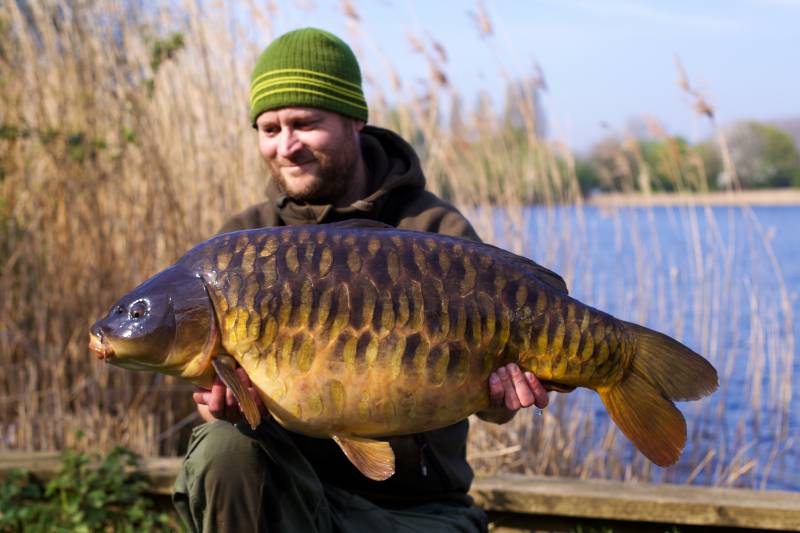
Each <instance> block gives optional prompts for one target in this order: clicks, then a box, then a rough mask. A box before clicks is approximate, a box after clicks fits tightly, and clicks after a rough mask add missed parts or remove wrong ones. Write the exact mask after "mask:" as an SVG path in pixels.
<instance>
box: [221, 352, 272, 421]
mask: <svg viewBox="0 0 800 533" xmlns="http://www.w3.org/2000/svg"><path fill="white" fill-rule="evenodd" d="M211 364H212V365H213V366H214V370H216V371H217V375H218V376H219V378H220V379H221V380H222V382H223V383H224V384H225V386H226V387H228V388H229V389H231V392H233V396H234V397H235V398H236V401H237V402H239V407H240V408H241V410H242V413H244V418H245V420H247V423H248V424H250V427H251V428H253V429H256V428H257V427H258V425H259V424H260V423H261V411H259V410H258V406H257V405H256V401H255V400H254V399H253V397H252V396H250V393H248V392H247V389H246V388H245V386H244V385H243V384H242V382H241V381H239V376H237V375H236V361H235V360H234V359H233V357H231V356H230V355H218V356H216V357H214V358H213V359H211Z"/></svg>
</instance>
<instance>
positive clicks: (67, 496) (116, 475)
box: [0, 447, 182, 533]
mask: <svg viewBox="0 0 800 533" xmlns="http://www.w3.org/2000/svg"><path fill="white" fill-rule="evenodd" d="M135 466H136V455H135V454H134V453H132V452H131V451H129V450H127V449H125V448H122V447H115V448H113V449H111V451H109V452H108V453H107V454H105V455H103V456H102V457H99V456H97V455H90V454H88V453H85V452H77V451H74V450H69V449H68V450H65V451H64V452H63V457H62V466H61V470H60V471H59V472H58V474H57V475H56V476H55V477H54V478H53V479H51V480H49V481H46V482H45V481H41V480H39V479H37V478H36V477H35V476H34V475H32V474H31V473H28V472H25V471H22V470H17V471H12V473H11V475H9V476H8V477H7V478H5V479H0V532H2V533H6V532H8V533H12V532H16V531H26V532H31V533H37V532H42V533H45V532H47V533H50V532H60V531H63V532H68V531H69V532H86V533H89V532H95V531H115V532H134V531H175V530H178V529H180V528H181V527H182V526H181V524H180V522H179V520H178V519H177V517H176V516H175V515H174V514H173V513H167V512H162V511H159V510H157V509H155V508H154V504H153V501H152V500H151V499H150V498H149V497H148V495H147V494H146V489H147V481H146V480H145V479H144V477H143V476H142V475H141V474H139V473H137V472H136V471H135V469H134V468H135Z"/></svg>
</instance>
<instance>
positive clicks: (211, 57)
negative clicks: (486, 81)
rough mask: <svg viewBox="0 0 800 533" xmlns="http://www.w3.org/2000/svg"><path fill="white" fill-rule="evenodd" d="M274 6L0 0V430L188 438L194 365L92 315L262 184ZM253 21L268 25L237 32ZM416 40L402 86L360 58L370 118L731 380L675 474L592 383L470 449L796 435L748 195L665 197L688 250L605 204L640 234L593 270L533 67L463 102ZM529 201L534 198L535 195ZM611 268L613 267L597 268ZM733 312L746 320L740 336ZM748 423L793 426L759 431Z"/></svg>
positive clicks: (546, 468) (733, 449)
mask: <svg viewBox="0 0 800 533" xmlns="http://www.w3.org/2000/svg"><path fill="white" fill-rule="evenodd" d="M281 9H296V7H291V8H281ZM342 17H344V18H345V19H346V20H347V22H348V27H349V28H350V30H351V34H350V35H348V36H346V37H348V38H349V39H350V40H351V41H352V43H353V45H354V47H355V48H356V49H357V50H358V49H360V47H362V46H365V45H366V44H369V33H368V29H365V28H362V27H361V26H360V22H359V20H360V19H359V14H358V11H357V7H356V6H355V5H353V4H351V3H350V2H344V3H343V4H342ZM475 17H476V22H477V23H478V24H477V25H476V26H477V29H476V31H479V32H481V33H482V34H483V36H485V37H487V38H491V36H492V32H493V29H492V24H491V21H490V20H489V19H488V17H487V15H486V13H485V12H484V11H483V10H482V9H479V10H478V11H477V14H476V15H475ZM279 18H280V12H279V8H278V7H276V6H275V5H274V4H269V5H268V6H267V8H264V9H260V8H257V7H256V6H255V5H253V4H247V6H246V7H241V5H240V7H239V8H232V7H225V6H224V5H223V6H220V5H217V4H214V3H211V4H208V3H204V2H200V1H199V0H187V1H186V2H184V3H180V4H179V5H174V6H173V7H172V8H169V9H156V8H151V7H142V6H141V5H140V4H139V3H137V2H132V3H130V4H129V5H124V6H122V7H121V6H120V3H117V2H110V1H82V2H76V1H66V0H61V1H58V0H52V1H43V2H30V3H29V2H16V1H10V2H4V3H3V4H2V7H0V34H2V35H1V36H0V37H1V40H0V42H1V43H2V44H0V87H1V88H2V89H1V91H0V101H2V107H0V123H2V129H1V130H0V165H1V166H0V193H1V194H0V321H1V322H0V368H2V375H0V448H26V449H60V448H63V447H65V446H71V445H78V446H79V447H84V448H87V447H88V448H93V449H110V448H111V447H112V445H114V444H124V445H126V446H129V447H131V448H133V449H134V450H136V451H137V452H139V453H142V454H176V453H180V452H181V451H182V450H181V449H180V448H181V446H182V444H183V443H184V441H185V431H186V430H187V429H188V427H190V426H191V425H192V424H194V423H196V421H197V418H196V416H195V415H194V411H193V404H192V402H191V399H190V394H189V391H190V390H191V387H189V386H187V385H185V384H182V383H180V382H176V381H174V380H172V379H170V378H165V377H163V376H157V375H150V374H147V375H145V374H141V375H136V374H133V373H131V372H128V371H124V370H120V369H115V368H109V367H107V366H105V365H102V364H99V363H97V362H96V361H95V360H94V359H93V358H92V357H91V356H90V355H89V353H88V351H87V349H86V341H87V329H88V326H89V325H90V324H91V321H92V320H93V319H94V318H96V317H97V316H99V315H100V314H102V313H103V312H104V311H105V309H104V306H106V305H108V304H109V302H112V301H113V300H114V299H115V298H116V297H117V296H119V295H120V294H121V293H123V292H125V291H126V290H128V289H130V288H132V287H133V286H135V285H136V284H137V283H138V282H140V281H141V280H143V279H144V278H146V277H147V276H149V275H151V274H152V273H154V272H156V271H158V270H159V269H161V268H163V267H165V266H167V265H169V264H170V263H171V262H172V261H174V260H175V259H176V258H177V257H179V256H180V255H181V254H182V253H183V252H184V251H185V250H187V249H188V248H189V247H190V246H191V245H193V244H194V243H197V242H199V241H201V240H203V239H205V238H207V237H208V236H210V235H211V234H212V233H213V232H214V231H215V230H216V228H218V227H219V226H220V225H221V224H222V222H223V221H224V220H225V219H226V218H227V217H228V216H230V215H232V214H233V213H235V212H238V211H239V210H241V209H243V208H244V207H246V206H248V205H251V204H253V203H255V202H257V201H260V200H261V199H262V197H263V190H264V187H265V175H266V172H265V169H264V167H263V163H262V162H261V161H260V160H259V159H258V155H257V150H256V146H255V134H254V132H253V131H252V130H251V129H250V128H249V127H248V125H247V122H246V116H247V92H248V81H249V80H248V77H249V70H250V68H251V66H252V64H253V62H254V59H255V57H256V54H257V53H258V51H260V49H261V48H262V47H263V46H264V45H265V44H266V43H267V42H268V41H269V38H270V37H271V36H272V35H273V33H272V32H273V26H272V21H274V20H277V19H279ZM244 21H246V22H244ZM254 26H256V27H258V28H260V29H263V33H259V34H258V35H257V36H255V37H250V36H252V35H253V27H254ZM365 36H366V37H365ZM412 44H413V45H414V46H415V47H417V49H418V51H419V52H420V57H421V58H423V59H422V60H424V61H426V62H427V63H428V66H429V70H430V72H431V75H430V77H429V79H428V80H426V81H425V83H424V84H422V85H419V84H417V83H416V80H415V82H414V86H413V89H412V88H411V86H410V85H411V82H410V81H408V80H404V79H403V77H402V75H400V74H399V73H397V72H395V70H394V68H395V67H394V66H393V65H392V64H391V61H390V60H388V59H386V58H382V60H381V61H380V62H379V63H378V64H376V65H372V64H365V65H363V68H364V74H365V79H367V80H368V93H369V99H370V103H371V122H373V123H375V124H378V125H383V126H387V127H390V128H392V129H394V130H396V131H398V133H400V134H401V135H402V136H404V137H405V138H407V139H409V140H411V141H412V142H413V143H414V144H415V146H416V147H417V148H418V149H419V152H420V156H421V158H422V160H423V165H424V167H425V170H426V174H427V176H428V179H429V187H430V188H431V189H432V190H433V191H435V192H438V193H440V194H445V195H447V196H448V197H449V198H450V199H451V200H452V201H453V202H454V203H455V204H456V205H458V206H459V207H460V208H461V209H462V210H464V212H465V213H466V214H467V215H468V216H469V218H470V219H471V220H472V221H473V223H474V224H475V226H476V227H477V229H478V231H479V233H480V234H481V235H482V237H483V238H484V239H485V240H487V241H489V242H495V243H498V244H500V245H502V246H504V247H506V248H509V249H511V250H514V251H517V252H522V253H525V254H527V255H531V256H532V257H534V258H535V259H536V260H537V261H539V262H541V263H543V264H545V265H547V266H549V267H552V268H554V269H556V270H557V271H559V272H560V273H562V274H563V275H564V276H565V278H566V279H567V281H568V284H569V286H570V287H571V290H572V291H573V293H575V294H576V295H578V296H579V297H580V298H581V299H582V300H583V301H585V302H587V303H589V304H593V305H595V306H598V307H601V308H606V309H608V310H610V311H612V312H615V313H616V314H617V315H619V316H620V317H621V318H626V319H630V320H635V321H638V322H642V323H646V324H647V325H649V326H651V327H655V328H657V329H661V330H664V331H667V332H669V333H671V334H673V335H675V336H676V337H678V338H682V339H685V340H687V342H690V343H691V344H692V346H693V347H695V348H696V349H698V351H700V352H701V353H703V354H705V355H707V356H708V357H709V358H710V359H711V360H712V361H713V362H714V363H715V365H716V366H717V368H718V369H719V370H720V374H721V380H722V388H721V392H720V393H719V397H718V399H717V401H716V402H709V401H704V402H700V403H696V404H691V405H689V406H687V407H686V409H684V411H685V413H686V414H687V418H688V420H689V428H690V439H691V448H690V451H689V453H688V454H687V455H686V457H685V458H684V459H683V460H682V462H681V463H680V468H677V469H673V470H669V471H667V473H666V474H661V473H659V472H657V470H658V469H655V468H651V466H650V465H649V463H647V462H646V461H645V460H643V459H642V458H641V456H637V455H633V454H632V453H631V449H630V447H629V445H628V444H627V443H626V442H625V441H624V439H623V438H622V437H621V436H620V434H619V433H618V431H617V430H616V429H614V428H613V427H612V426H611V425H610V424H609V423H600V422H598V419H597V418H596V417H595V416H594V409H595V407H596V406H595V404H594V403H593V400H592V397H591V395H590V394H588V393H586V391H583V392H576V393H573V394H572V395H568V396H567V395H557V397H556V398H555V401H554V402H553V405H552V407H549V408H548V409H546V410H545V412H544V414H543V416H535V415H532V414H531V413H525V414H522V415H520V416H517V418H516V419H515V420H514V421H513V422H512V423H511V424H509V425H505V426H493V425H489V424H484V423H481V422H477V421H476V422H475V424H474V425H473V430H472V433H471V439H470V450H469V453H470V457H471V460H472V463H473V465H474V466H475V467H476V468H477V469H478V470H479V471H482V472H493V471H517V472H530V473H548V474H558V475H569V476H582V477H613V478H626V479H630V478H637V479H663V480H676V481H688V482H702V483H709V484H735V483H750V484H752V483H755V482H756V481H760V482H766V480H768V479H769V477H770V474H771V470H772V469H773V468H774V465H776V464H780V463H779V461H780V460H781V457H782V456H783V455H784V454H785V452H786V449H787V447H789V446H790V444H787V442H788V441H787V440H786V437H788V427H789V426H788V408H789V405H790V402H791V398H792V375H791V369H792V366H791V359H792V357H793V354H794V351H795V347H794V337H793V331H792V321H793V317H792V311H791V303H790V299H789V297H788V295H787V289H786V287H785V286H784V284H783V283H782V277H781V273H780V265H779V264H778V262H777V260H776V259H775V258H774V254H773V253H772V251H771V248H770V244H769V239H768V238H766V236H765V232H764V230H763V229H762V228H760V227H759V225H758V221H757V219H756V218H755V217H754V216H753V214H752V213H751V212H749V211H747V210H746V208H743V209H744V211H743V212H744V216H745V220H746V221H747V224H746V225H745V226H744V227H742V228H737V227H736V225H735V224H734V223H733V222H732V219H731V220H729V221H728V222H727V223H726V224H725V228H727V230H724V231H723V229H722V225H721V224H720V221H719V220H717V217H718V215H717V214H716V213H715V212H714V211H713V210H711V209H710V208H709V207H708V206H685V207H677V208H674V209H672V210H671V211H670V212H671V216H672V219H671V220H672V221H673V224H674V225H676V226H677V227H679V228H680V234H681V235H683V237H684V242H685V253H682V254H681V255H680V256H667V252H663V251H662V249H661V246H660V244H659V242H660V238H662V233H663V230H662V228H661V227H660V226H659V225H657V224H656V222H655V219H654V215H653V211H651V210H650V211H648V210H645V211H643V212H640V211H636V210H633V211H631V210H611V211H610V212H609V213H608V216H609V217H611V220H613V221H614V224H615V227H616V228H617V239H616V241H617V242H618V243H622V242H632V243H633V257H634V261H633V264H625V265H620V267H619V268H620V269H623V270H624V271H625V272H626V274H625V275H620V276H615V275H614V273H613V272H606V273H605V274H604V273H598V272H597V271H596V270H595V269H594V268H592V265H587V263H586V257H587V256H586V254H585V253H584V252H585V250H586V249H587V247H588V246H590V245H591V243H592V242H593V239H595V238H596V235H595V233H594V231H595V230H594V228H593V227H592V225H591V223H588V222H587V219H588V217H591V216H593V215H592V210H590V209H587V208H585V207H584V206H583V203H582V199H581V197H580V195H579V187H578V183H577V180H576V177H575V172H574V161H573V159H572V156H571V154H570V153H569V151H568V150H567V149H566V148H565V147H564V146H562V145H559V144H557V143H552V142H549V141H546V140H544V139H542V138H541V136H540V135H539V133H538V132H539V131H540V128H539V126H538V124H539V120H540V117H539V115H538V110H537V108H536V106H535V105H533V103H534V102H535V95H536V93H537V91H539V90H540V88H541V85H540V83H541V82H540V81H539V80H540V77H538V76H537V73H532V75H531V76H529V77H528V78H527V81H525V82H519V80H512V79H508V80H507V81H508V84H509V87H510V88H511V90H510V92H509V94H510V99H509V103H508V105H507V108H506V109H505V110H503V111H500V110H493V107H492V106H491V105H489V102H487V105H484V106H482V107H480V108H479V109H477V110H476V111H473V112H469V111H467V110H465V109H464V108H463V106H461V105H460V104H459V102H461V101H462V99H463V97H462V95H461V94H459V92H458V90H457V89H456V88H454V87H452V86H451V85H450V84H449V82H448V79H447V74H446V71H447V69H446V65H445V62H444V60H445V57H446V49H445V47H444V46H443V45H442V44H441V43H438V42H435V41H433V40H431V39H429V38H423V37H419V36H417V37H412ZM379 80H386V81H385V83H381V82H380V81H379ZM627 146H628V148H627V150H628V151H627V152H626V153H621V154H619V157H620V158H622V159H624V160H625V161H627V162H628V167H627V168H629V169H630V175H629V179H630V180H631V183H634V182H635V180H638V182H639V183H643V182H642V180H645V181H646V179H647V175H648V174H647V169H646V168H645V167H643V166H641V165H642V158H641V157H638V158H637V157H636V145H635V143H629V145H627ZM666 157H668V158H669V157H672V159H667V160H665V161H664V164H665V165H667V166H668V167H669V168H670V169H672V172H674V176H673V178H674V180H675V183H676V184H681V183H685V182H686V180H704V179H706V178H705V176H704V175H703V173H702V168H700V167H698V166H697V164H696V160H695V159H691V157H689V158H686V157H684V156H681V155H680V154H678V153H676V154H674V155H673V156H670V155H669V154H668V155H667V156H666ZM642 188H643V189H645V190H646V188H645V187H642ZM487 200H490V201H491V203H488V202H487ZM523 200H525V201H527V200H535V201H537V202H540V204H541V205H542V206H543V207H541V208H539V209H537V210H535V211H531V210H530V209H528V208H527V207H526V205H525V202H524V201H523ZM562 204H570V205H575V206H576V208H575V209H574V211H572V212H573V213H574V216H566V217H565V216H564V214H563V211H562V210H560V208H559V207H558V206H559V205H562ZM731 216H733V215H731ZM639 217H644V220H643V221H640V220H638V218H639ZM528 227H530V228H531V231H530V232H528V231H520V228H528ZM639 228H645V229H644V230H640V229H639ZM701 228H702V229H701ZM640 231H644V234H642V233H640ZM616 250H617V251H619V246H618V247H616ZM609 253H613V250H609ZM742 256H748V257H749V265H750V266H751V269H752V271H751V272H750V273H748V274H753V275H752V276H750V277H748V279H747V280H746V281H743V280H742V279H740V278H739V277H738V276H739V274H740V272H739V271H738V270H737V267H736V265H738V264H739V263H738V262H737V259H738V258H740V257H742ZM764 258H766V259H764ZM664 265H667V268H666V269H664V268H662V267H663V266H664ZM759 272H760V274H763V275H755V274H756V273H759ZM604 276H605V277H604ZM611 276H615V279H616V282H615V283H606V281H607V279H606V277H611ZM765 277H769V278H770V279H771V280H773V281H771V282H770V283H766V282H764V281H763V280H764V278H765ZM776 302H777V305H776ZM687 317H691V318H687ZM742 320H747V321H748V322H749V327H748V330H749V331H750V334H749V335H750V336H749V338H747V339H743V338H740V337H737V334H738V328H737V324H739V323H740V322H741V321H742ZM736 358H746V360H747V369H748V372H747V375H746V376H744V377H743V379H741V380H740V381H741V387H742V388H741V389H740V388H737V389H735V390H732V387H733V386H732V385H730V384H731V383H732V382H733V378H734V377H735V376H733V373H734V370H735V369H737V368H739V367H738V366H737V364H738V363H737V362H736V360H735V359H736ZM736 383H739V382H736ZM737 387H738V385H737ZM742 394H744V397H745V400H746V401H749V402H750V403H752V404H753V405H754V406H755V409H754V410H753V411H752V412H751V414H743V416H742V418H741V420H739V421H738V422H737V423H736V427H735V428H733V429H731V428H726V427H724V426H725V424H727V421H728V419H727V418H726V417H725V412H726V409H727V407H728V406H729V405H731V404H730V403H728V402H734V401H739V397H741V396H742ZM745 400H741V401H745ZM742 412H743V413H748V411H747V410H742ZM77 430H81V431H82V433H83V434H84V437H83V439H81V441H80V442H75V437H74V435H75V432H76V431H77ZM759 434H775V435H777V436H778V437H784V438H782V439H781V438H778V439H775V440H773V441H772V442H774V443H775V444H774V446H773V447H772V448H771V449H770V450H768V452H767V453H760V452H759V453H755V452H754V450H756V449H758V446H756V445H755V444H753V442H752V439H754V438H755V436H756V435H759Z"/></svg>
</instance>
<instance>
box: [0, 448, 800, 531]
mask: <svg viewBox="0 0 800 533" xmlns="http://www.w3.org/2000/svg"><path fill="white" fill-rule="evenodd" d="M180 461H181V459H180V458H177V457H153V458H144V459H142V461H141V463H140V467H139V470H140V471H141V472H142V473H143V474H145V475H146V476H147V477H148V479H149V480H150V482H151V488H150V491H151V492H152V493H153V494H156V495H161V496H164V495H168V494H170V493H171V491H172V485H173V483H174V481H175V476H176V474H177V472H178V468H179V466H180ZM60 464H61V462H60V455H59V454H58V453H51V452H16V451H14V452H2V453H0V478H3V477H5V475H6V474H7V473H8V472H9V471H10V470H12V469H14V468H18V469H24V470H29V471H31V472H33V473H34V474H36V475H37V476H39V477H41V478H43V479H48V478H51V477H53V476H54V475H55V474H56V473H57V472H58V470H59V468H60ZM470 494H471V495H472V496H473V498H475V501H476V503H477V504H478V505H480V506H481V507H483V508H484V509H486V510H488V511H492V512H500V513H514V514H517V515H523V516H524V515H531V518H532V519H533V517H534V516H535V515H538V516H563V517H569V518H576V519H599V520H616V521H630V522H640V523H669V524H676V525H689V526H718V527H736V528H753V529H761V530H783V531H800V492H784V491H756V490H749V489H727V488H717V487H698V486H689V485H669V484H650V483H636V482H619V481H603V480H579V479H571V478H556V477H546V476H518V475H498V476H489V477H478V478H477V479H476V480H475V482H474V483H473V485H472V490H471V491H470Z"/></svg>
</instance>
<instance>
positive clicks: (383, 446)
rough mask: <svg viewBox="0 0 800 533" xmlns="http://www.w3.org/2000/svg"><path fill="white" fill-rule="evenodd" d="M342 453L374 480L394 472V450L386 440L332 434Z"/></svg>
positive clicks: (379, 479)
mask: <svg viewBox="0 0 800 533" xmlns="http://www.w3.org/2000/svg"><path fill="white" fill-rule="evenodd" d="M332 438H333V440H334V441H335V442H336V444H338V445H339V447H340V448H341V449H342V451H343V452H344V454H345V455H346V456H347V458H348V459H350V462H351V463H353V466H355V467H356V468H358V471H359V472H361V473H362V474H364V475H365V476H367V477H368V478H370V479H373V480H375V481H383V480H386V479H389V478H390V477H392V474H394V451H393V450H392V447H391V446H389V443H388V442H385V441H382V440H373V439H363V438H360V437H351V436H347V437H345V436H343V435H332Z"/></svg>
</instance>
